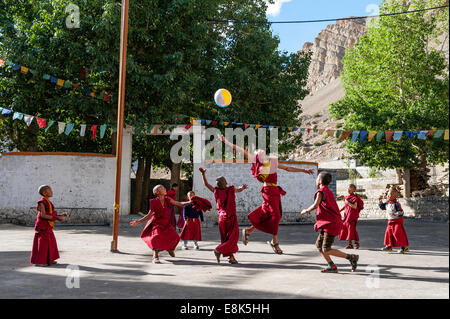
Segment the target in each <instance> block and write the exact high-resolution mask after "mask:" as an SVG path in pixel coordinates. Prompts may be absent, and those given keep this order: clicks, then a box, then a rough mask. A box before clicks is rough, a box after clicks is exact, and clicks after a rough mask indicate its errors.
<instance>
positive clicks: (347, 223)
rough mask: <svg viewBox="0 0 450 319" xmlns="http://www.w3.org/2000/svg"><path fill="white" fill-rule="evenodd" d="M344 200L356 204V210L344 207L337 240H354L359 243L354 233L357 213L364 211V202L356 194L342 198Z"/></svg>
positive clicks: (355, 232)
mask: <svg viewBox="0 0 450 319" xmlns="http://www.w3.org/2000/svg"><path fill="white" fill-rule="evenodd" d="M344 200H347V201H348V202H350V203H351V204H354V203H358V207H356V209H353V208H351V207H350V206H348V205H345V212H344V220H343V222H344V223H343V225H342V230H341V233H340V234H339V240H355V241H356V242H359V236H358V232H357V231H356V224H357V222H358V218H359V212H360V211H361V210H363V209H364V202H363V201H362V200H361V198H360V197H359V196H358V195H357V194H354V193H353V194H351V195H347V196H344Z"/></svg>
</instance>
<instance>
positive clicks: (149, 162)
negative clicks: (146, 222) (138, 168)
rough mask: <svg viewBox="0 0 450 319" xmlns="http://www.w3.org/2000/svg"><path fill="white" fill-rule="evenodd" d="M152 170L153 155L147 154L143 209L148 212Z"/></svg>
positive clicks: (143, 186)
mask: <svg viewBox="0 0 450 319" xmlns="http://www.w3.org/2000/svg"><path fill="white" fill-rule="evenodd" d="M151 171H152V157H151V156H147V157H146V158H145V169H144V176H143V181H142V198H141V209H142V211H144V212H148V210H149V207H148V201H149V198H150V189H149V187H150V175H151Z"/></svg>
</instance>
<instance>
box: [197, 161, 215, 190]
mask: <svg viewBox="0 0 450 319" xmlns="http://www.w3.org/2000/svg"><path fill="white" fill-rule="evenodd" d="M198 170H199V171H200V173H202V178H203V184H204V185H205V186H206V188H207V189H209V190H210V191H211V192H213V193H214V187H212V186H211V185H210V184H209V183H208V180H207V179H206V176H205V173H206V169H204V168H203V167H200V168H199V169H198Z"/></svg>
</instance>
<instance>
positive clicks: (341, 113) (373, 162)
mask: <svg viewBox="0 0 450 319" xmlns="http://www.w3.org/2000/svg"><path fill="white" fill-rule="evenodd" d="M437 5H442V2H441V1H421V0H411V1H409V5H405V4H404V1H402V0H392V1H387V2H385V3H383V4H382V6H381V13H393V12H400V11H406V10H408V9H410V10H411V9H423V8H426V7H431V6H437ZM442 34H447V35H448V8H445V9H442V10H440V11H434V12H431V13H430V12H417V13H411V14H405V15H395V16H387V17H382V18H379V20H378V21H377V22H376V23H372V24H369V25H368V33H367V34H366V35H364V36H363V37H361V38H360V40H359V43H358V44H357V45H355V47H354V48H352V49H348V50H347V51H346V55H345V57H344V59H343V65H344V69H343V73H342V79H343V83H344V89H345V96H344V98H343V99H342V100H340V101H338V102H336V103H334V104H333V105H332V106H331V113H332V114H333V116H335V117H337V118H344V119H345V124H344V127H343V129H344V130H366V131H390V130H404V131H405V130H411V131H415V130H426V129H446V128H448V127H449V118H448V115H449V92H448V88H449V77H448V60H446V58H445V56H444V54H443V53H442V52H440V51H438V50H436V49H434V48H433V43H432V41H434V40H433V39H437V38H439V36H440V35H442ZM434 47H436V45H434ZM345 147H346V148H347V150H348V151H349V153H351V154H352V156H353V157H354V158H357V159H358V160H360V161H361V162H362V163H364V164H365V165H368V166H371V167H376V168H380V169H384V168H398V169H403V170H409V169H419V168H420V167H422V169H423V168H424V167H425V166H426V164H427V163H430V164H442V163H444V162H446V161H448V158H449V157H448V156H449V149H448V141H444V140H442V138H441V139H433V138H432V137H428V138H427V139H426V140H421V139H418V138H417V137H414V138H411V139H409V138H408V137H406V136H405V134H404V135H403V137H402V138H401V139H400V140H398V141H391V142H390V143H386V141H385V139H382V140H381V141H377V140H376V139H374V140H373V141H372V142H368V140H367V139H366V140H365V141H364V142H359V141H357V142H354V143H352V142H351V141H350V140H347V141H346V142H345ZM425 173H426V172H425ZM419 175H422V178H425V182H426V174H419ZM425 184H426V183H425Z"/></svg>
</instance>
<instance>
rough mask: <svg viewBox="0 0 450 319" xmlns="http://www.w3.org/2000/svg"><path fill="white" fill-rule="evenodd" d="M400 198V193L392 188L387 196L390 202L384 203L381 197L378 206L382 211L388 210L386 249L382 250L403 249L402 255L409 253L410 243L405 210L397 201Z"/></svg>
mask: <svg viewBox="0 0 450 319" xmlns="http://www.w3.org/2000/svg"><path fill="white" fill-rule="evenodd" d="M398 196H399V194H398V191H397V190H396V189H395V188H391V189H389V192H388V194H387V197H388V201H387V202H386V203H383V202H382V198H381V197H380V198H379V199H378V201H379V203H378V205H379V206H380V209H382V210H386V217H387V219H388V224H387V227H386V233H385V234H384V245H385V247H384V248H382V250H383V251H388V252H391V251H392V247H401V250H400V253H401V254H404V253H407V252H409V248H408V246H409V242H408V236H406V230H405V226H404V225H403V214H404V213H403V209H402V206H401V205H400V203H399V202H398V201H397V197H398Z"/></svg>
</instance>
